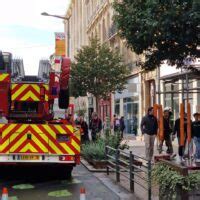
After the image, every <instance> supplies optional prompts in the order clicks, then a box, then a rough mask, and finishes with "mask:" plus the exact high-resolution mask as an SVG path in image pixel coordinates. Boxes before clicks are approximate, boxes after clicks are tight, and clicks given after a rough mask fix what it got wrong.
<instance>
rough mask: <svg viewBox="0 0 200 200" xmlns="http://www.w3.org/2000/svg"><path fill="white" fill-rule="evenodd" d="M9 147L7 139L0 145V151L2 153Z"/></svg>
mask: <svg viewBox="0 0 200 200" xmlns="http://www.w3.org/2000/svg"><path fill="white" fill-rule="evenodd" d="M8 145H9V139H7V140H6V141H5V142H4V143H3V144H1V145H0V151H3V150H4V149H5V148H6V147H7V146H8Z"/></svg>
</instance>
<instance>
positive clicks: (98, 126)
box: [89, 112, 102, 141]
mask: <svg viewBox="0 0 200 200" xmlns="http://www.w3.org/2000/svg"><path fill="white" fill-rule="evenodd" d="M89 128H90V129H91V136H92V141H96V139H97V134H98V133H100V131H101V130H102V121H101V119H100V118H99V117H98V115H97V113H96V112H94V113H93V114H92V119H91V121H90V125H89Z"/></svg>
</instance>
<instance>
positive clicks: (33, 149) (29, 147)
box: [20, 143, 37, 153]
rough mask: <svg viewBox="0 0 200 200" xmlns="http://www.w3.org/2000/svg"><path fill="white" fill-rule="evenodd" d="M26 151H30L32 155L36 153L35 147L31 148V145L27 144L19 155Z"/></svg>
mask: <svg viewBox="0 0 200 200" xmlns="http://www.w3.org/2000/svg"><path fill="white" fill-rule="evenodd" d="M28 150H30V151H31V152H33V153H37V150H36V149H35V147H33V146H32V145H31V144H29V143H28V144H27V145H26V146H25V147H23V148H22V149H21V151H20V153H25V152H27V151H28Z"/></svg>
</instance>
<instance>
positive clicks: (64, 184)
mask: <svg viewBox="0 0 200 200" xmlns="http://www.w3.org/2000/svg"><path fill="white" fill-rule="evenodd" d="M0 172H1V181H0V188H2V187H4V186H6V187H8V190H9V197H11V198H9V200H36V199H37V200H52V199H59V200H64V199H68V200H72V199H73V200H78V199H79V191H80V187H82V186H83V187H85V188H86V197H87V200H101V199H102V200H111V199H112V200H118V199H120V198H119V197H118V196H117V195H116V194H115V193H113V192H112V191H111V190H110V189H108V188H107V187H106V186H105V185H104V184H103V183H102V182H101V181H100V180H99V179H98V178H97V177H96V176H94V175H93V174H92V173H90V172H88V171H87V170H86V169H85V168H84V167H83V166H81V165H80V166H78V167H76V168H75V169H74V171H73V179H72V180H70V181H67V180H62V179H61V178H59V179H58V178H57V179H55V178H53V177H51V174H50V173H52V174H53V173H56V169H55V170H54V171H53V172H49V175H47V173H45V172H47V170H45V169H39V168H37V169H36V168H34V167H31V168H29V169H27V168H26V169H25V168H20V169H18V168H13V167H11V166H9V167H6V169H5V167H1V168H0ZM8 174H9V175H8Z"/></svg>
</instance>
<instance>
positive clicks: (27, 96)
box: [20, 91, 40, 101]
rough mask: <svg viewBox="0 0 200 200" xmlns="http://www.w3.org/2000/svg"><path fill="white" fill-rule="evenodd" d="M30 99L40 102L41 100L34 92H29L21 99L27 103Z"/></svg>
mask: <svg viewBox="0 0 200 200" xmlns="http://www.w3.org/2000/svg"><path fill="white" fill-rule="evenodd" d="M28 98H31V99H33V100H34V101H39V100H40V99H39V98H38V97H37V96H36V95H35V94H34V93H33V92H32V91H28V92H27V93H26V94H25V95H24V96H23V97H21V98H20V100H21V101H26V100H27V99H28Z"/></svg>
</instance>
